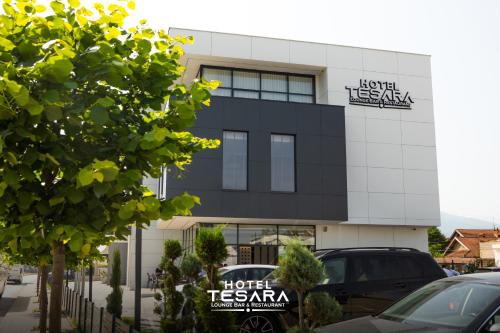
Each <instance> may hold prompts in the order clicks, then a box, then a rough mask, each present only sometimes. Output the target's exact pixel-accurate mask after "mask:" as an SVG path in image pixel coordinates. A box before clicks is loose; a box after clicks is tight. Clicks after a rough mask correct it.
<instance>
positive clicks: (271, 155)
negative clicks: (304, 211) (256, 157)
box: [269, 132, 297, 194]
mask: <svg viewBox="0 0 500 333" xmlns="http://www.w3.org/2000/svg"><path fill="white" fill-rule="evenodd" d="M273 135H283V136H291V137H293V191H280V190H273V153H272V145H273V142H272V137H273ZM269 154H270V159H269V164H270V166H271V172H270V179H271V184H270V189H271V193H284V194H291V193H297V135H296V134H290V133H278V132H271V133H270V135H269Z"/></svg>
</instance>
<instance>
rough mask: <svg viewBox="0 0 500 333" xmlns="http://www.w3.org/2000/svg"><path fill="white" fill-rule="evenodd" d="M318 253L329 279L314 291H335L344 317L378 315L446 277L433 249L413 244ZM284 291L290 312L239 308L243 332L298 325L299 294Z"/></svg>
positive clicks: (270, 331) (277, 289) (274, 285)
mask: <svg viewBox="0 0 500 333" xmlns="http://www.w3.org/2000/svg"><path fill="white" fill-rule="evenodd" d="M316 256H317V258H318V259H319V260H321V261H322V262H323V264H324V266H325V273H326V279H325V280H324V281H323V282H322V283H321V284H319V285H318V286H316V287H315V288H313V289H312V290H311V291H320V292H327V293H328V294H330V295H331V296H334V297H335V298H336V299H337V301H338V302H339V303H340V304H341V305H342V308H343V319H344V320H347V319H351V318H357V317H362V316H366V315H374V314H378V313H380V312H381V311H382V310H384V309H386V308H387V307H389V306H390V305H392V304H394V303H395V302H396V301H397V300H399V299H401V298H403V297H404V296H407V295H408V294H410V293H411V292H413V291H414V290H416V289H418V288H420V287H422V286H424V285H426V284H427V283H429V282H432V281H435V280H438V279H441V278H444V277H446V274H445V273H444V271H443V270H442V269H441V267H440V266H439V265H438V264H437V263H436V261H435V260H434V259H433V258H432V257H431V256H430V255H429V254H428V253H425V252H420V251H418V250H415V249H409V248H392V247H391V248H348V249H329V250H320V251H317V252H316ZM271 288H272V289H273V290H274V291H275V293H277V294H279V293H281V290H283V289H282V288H280V287H279V286H278V285H277V283H276V281H274V282H272V283H271ZM285 292H286V293H287V295H288V298H289V300H290V302H289V304H288V305H287V308H286V312H285V313H283V312H281V313H278V312H238V318H237V321H238V323H239V325H240V331H241V332H248V333H253V332H268V333H277V332H282V331H284V328H285V327H286V325H293V324H295V323H296V322H297V318H298V308H297V300H296V294H295V292H292V291H285ZM279 314H284V315H283V316H281V315H279ZM256 323H257V324H256ZM339 332H342V331H339ZM359 332H363V330H360V331H359Z"/></svg>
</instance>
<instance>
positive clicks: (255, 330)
mask: <svg viewBox="0 0 500 333" xmlns="http://www.w3.org/2000/svg"><path fill="white" fill-rule="evenodd" d="M278 332H279V329H278V325H277V324H276V321H275V320H274V318H271V317H269V316H267V315H261V314H258V315H257V314H256V315H249V316H247V317H245V318H243V320H242V321H241V324H240V333H278Z"/></svg>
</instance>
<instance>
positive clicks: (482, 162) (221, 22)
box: [82, 0, 500, 227]
mask: <svg viewBox="0 0 500 333" xmlns="http://www.w3.org/2000/svg"><path fill="white" fill-rule="evenodd" d="M82 2H83V3H85V2H87V1H84V0H82ZM104 2H109V1H104ZM499 13H500V1H497V0H489V1H488V0H476V1H472V0H471V1H464V0H343V1H339V0H329V1H326V0H324V1H323V0H309V1H303V0H300V1H296V0H287V1H285V0H266V1H262V0H253V1H241V0H240V1H237V0H230V1H226V0H224V1H219V0H212V1H206V0H204V1H201V0H186V1H168V0H136V10H135V11H134V12H133V14H132V17H131V18H130V19H131V20H138V19H141V18H146V19H147V20H148V22H149V24H150V25H151V26H152V27H154V28H164V29H168V28H169V27H178V28H188V29H200V30H210V31H219V32H228V33H239V34H247V35H255V36H265V37H275V38H284V39H294V40H305V41H314V42H321V43H329V44H340V45H350V46H360V47H368V48H376V49H387V50H394V51H405V52H415V53H423V54H430V55H431V56H432V58H431V64H432V80H433V96H434V114H435V124H436V142H437V154H438V156H437V158H438V172H439V189H440V202H441V211H443V212H447V213H450V214H454V215H461V216H469V217H473V218H476V219H483V220H486V221H491V222H492V223H493V222H494V221H496V222H497V225H499V226H500V172H499V170H498V169H499V167H500V152H499V148H500V130H498V129H499V125H498V124H499V123H500V107H499V104H498V103H496V101H495V99H496V98H497V96H498V97H500V84H499V81H498V80H499V78H500V38H499V37H500V19H499V18H498V14H499ZM483 227H484V226H483Z"/></svg>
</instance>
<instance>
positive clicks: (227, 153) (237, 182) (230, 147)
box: [222, 131, 247, 190]
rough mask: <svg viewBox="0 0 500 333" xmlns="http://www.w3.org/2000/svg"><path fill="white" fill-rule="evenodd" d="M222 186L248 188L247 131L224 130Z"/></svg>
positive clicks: (238, 188)
mask: <svg viewBox="0 0 500 333" xmlns="http://www.w3.org/2000/svg"><path fill="white" fill-rule="evenodd" d="M222 160H223V161H222V162H223V163H222V164H223V166H222V174H223V176H222V188H224V189H228V190H246V189H247V133H246V132H230V131H224V133H223V142H222Z"/></svg>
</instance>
